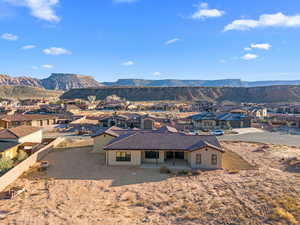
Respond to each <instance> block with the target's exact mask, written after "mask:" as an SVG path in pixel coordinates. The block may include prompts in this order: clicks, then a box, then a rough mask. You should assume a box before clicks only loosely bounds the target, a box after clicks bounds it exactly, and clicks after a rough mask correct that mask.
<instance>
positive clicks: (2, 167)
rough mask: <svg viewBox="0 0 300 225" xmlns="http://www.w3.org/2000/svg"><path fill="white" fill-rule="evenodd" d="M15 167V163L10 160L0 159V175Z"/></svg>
mask: <svg viewBox="0 0 300 225" xmlns="http://www.w3.org/2000/svg"><path fill="white" fill-rule="evenodd" d="M13 166H14V162H13V161H12V160H11V159H10V158H2V159H0V173H1V174H3V173H5V172H6V171H8V170H9V169H11V168H12V167H13Z"/></svg>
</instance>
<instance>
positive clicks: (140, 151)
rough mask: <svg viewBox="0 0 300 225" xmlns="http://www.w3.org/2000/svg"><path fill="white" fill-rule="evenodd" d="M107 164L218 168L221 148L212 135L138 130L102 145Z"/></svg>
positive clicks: (219, 166)
mask: <svg viewBox="0 0 300 225" xmlns="http://www.w3.org/2000/svg"><path fill="white" fill-rule="evenodd" d="M103 149H104V150H105V152H106V164H107V165H110V166H114V165H119V166H120V165H127V166H141V165H143V164H156V165H164V164H166V165H173V166H176V165H186V166H189V167H191V168H201V169H221V168H222V155H223V153H224V150H223V149H222V147H221V145H220V143H219V141H218V140H217V138H216V137H215V136H210V135H206V136H204V135H203V136H200V135H186V134H183V133H178V132H169V131H166V130H165V131H137V132H132V133H127V134H124V135H120V136H119V137H117V138H112V139H111V141H110V142H109V143H108V144H107V145H105V146H104V147H103Z"/></svg>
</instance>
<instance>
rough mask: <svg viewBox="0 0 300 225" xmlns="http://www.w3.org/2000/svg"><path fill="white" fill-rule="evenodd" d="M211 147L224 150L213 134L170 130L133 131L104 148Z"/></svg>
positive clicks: (184, 148) (168, 148)
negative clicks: (189, 133)
mask: <svg viewBox="0 0 300 225" xmlns="http://www.w3.org/2000/svg"><path fill="white" fill-rule="evenodd" d="M207 146H209V147H212V148H215V149H217V150H219V151H221V152H224V150H223V149H222V147H221V145H220V143H219V141H218V139H217V138H216V137H215V136H213V135H186V134H182V133H171V132H165V133H161V132H157V131H153V132H142V131H140V132H135V133H132V134H125V135H122V136H119V137H118V138H116V139H113V140H112V141H111V142H110V143H108V145H106V146H105V147H104V149H105V150H179V151H194V150H198V149H201V148H204V147H207Z"/></svg>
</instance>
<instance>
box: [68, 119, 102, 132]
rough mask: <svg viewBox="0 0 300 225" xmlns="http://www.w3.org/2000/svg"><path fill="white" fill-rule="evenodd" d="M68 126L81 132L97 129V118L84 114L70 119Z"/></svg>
mask: <svg viewBox="0 0 300 225" xmlns="http://www.w3.org/2000/svg"><path fill="white" fill-rule="evenodd" d="M69 127H72V128H74V129H76V130H78V131H79V132H82V133H89V132H93V131H95V130H98V129H99V121H98V120H97V119H93V118H88V117H86V116H84V117H82V118H79V119H77V120H74V121H72V122H71V123H70V124H69Z"/></svg>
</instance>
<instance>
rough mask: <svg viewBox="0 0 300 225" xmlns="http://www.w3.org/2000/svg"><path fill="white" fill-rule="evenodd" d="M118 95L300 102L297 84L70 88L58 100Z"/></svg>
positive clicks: (139, 98) (154, 98) (144, 98)
mask: <svg viewBox="0 0 300 225" xmlns="http://www.w3.org/2000/svg"><path fill="white" fill-rule="evenodd" d="M110 95H117V96H119V97H121V98H125V99H127V100H130V101H165V100H169V101H173V100H179V101H199V100H200V101H212V102H222V101H232V102H237V103H241V102H253V103H280V102H300V85H295V86H291V85H281V86H280V85H278V86H264V87H101V88H83V89H72V90H69V91H67V92H65V93H64V94H63V95H62V96H61V99H74V98H79V99H87V98H88V96H96V97H97V99H98V100H102V99H104V98H105V97H107V96H110Z"/></svg>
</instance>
